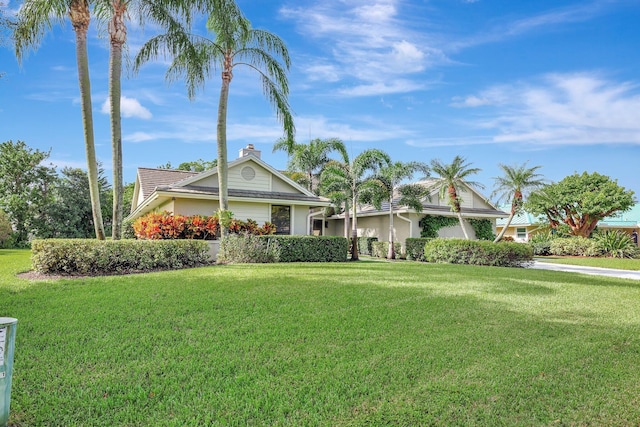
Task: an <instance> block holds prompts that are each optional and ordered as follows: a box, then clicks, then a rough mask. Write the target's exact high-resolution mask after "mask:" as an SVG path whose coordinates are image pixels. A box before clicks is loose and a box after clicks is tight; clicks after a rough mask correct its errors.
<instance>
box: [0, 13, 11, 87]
mask: <svg viewBox="0 0 640 427" xmlns="http://www.w3.org/2000/svg"><path fill="white" fill-rule="evenodd" d="M4 5H5V4H4V3H3V2H0V47H4V46H5V45H7V44H8V41H9V38H10V32H11V28H12V27H13V22H12V21H11V20H10V19H9V18H7V17H6V16H5V14H4V10H3V7H4ZM3 75H4V73H3V72H2V71H0V78H2V76H3Z"/></svg>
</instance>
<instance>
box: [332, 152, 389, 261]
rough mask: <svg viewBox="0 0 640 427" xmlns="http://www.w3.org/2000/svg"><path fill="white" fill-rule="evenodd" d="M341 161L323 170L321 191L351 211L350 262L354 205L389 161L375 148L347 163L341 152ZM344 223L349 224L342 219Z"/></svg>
mask: <svg viewBox="0 0 640 427" xmlns="http://www.w3.org/2000/svg"><path fill="white" fill-rule="evenodd" d="M342 156H343V158H342V161H336V160H332V161H330V162H329V163H327V165H326V166H325V168H324V171H323V172H322V176H321V188H322V190H323V191H324V192H325V193H326V194H327V195H328V196H329V198H331V199H332V200H338V201H344V203H345V212H348V209H349V206H351V209H352V214H351V218H352V222H351V224H352V226H351V260H352V261H357V260H358V219H357V212H356V211H357V205H358V201H359V199H360V196H361V192H362V191H363V190H364V188H365V187H366V186H367V185H369V184H367V182H369V181H370V180H371V179H372V178H373V176H375V175H376V174H377V173H378V171H379V169H380V168H382V167H383V166H385V165H388V164H389V163H390V162H391V159H390V158H389V155H388V154H387V153H385V152H384V151H381V150H377V149H369V150H365V151H363V152H362V153H360V154H359V155H358V156H356V157H355V158H354V159H353V161H349V155H348V153H347V152H346V151H345V152H344V153H342ZM345 221H348V219H347V217H346V216H345Z"/></svg>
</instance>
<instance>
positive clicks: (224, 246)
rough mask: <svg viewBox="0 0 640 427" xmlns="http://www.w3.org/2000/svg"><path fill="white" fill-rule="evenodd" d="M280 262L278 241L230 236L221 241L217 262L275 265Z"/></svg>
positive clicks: (251, 236) (241, 235)
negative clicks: (274, 263)
mask: <svg viewBox="0 0 640 427" xmlns="http://www.w3.org/2000/svg"><path fill="white" fill-rule="evenodd" d="M279 260H280V245H279V243H278V242H277V241H269V240H266V239H261V238H259V237H258V236H255V235H252V234H249V233H245V234H230V235H229V236H227V237H225V238H224V239H222V240H221V241H220V251H219V252H218V258H217V262H218V263H221V264H226V263H257V264H264V263H273V262H278V261H279Z"/></svg>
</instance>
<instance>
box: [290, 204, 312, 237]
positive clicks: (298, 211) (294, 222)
mask: <svg viewBox="0 0 640 427" xmlns="http://www.w3.org/2000/svg"><path fill="white" fill-rule="evenodd" d="M308 215H309V206H291V234H296V235H306V234H307V217H308Z"/></svg>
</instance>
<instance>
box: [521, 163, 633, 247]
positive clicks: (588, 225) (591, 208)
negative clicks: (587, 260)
mask: <svg viewBox="0 0 640 427" xmlns="http://www.w3.org/2000/svg"><path fill="white" fill-rule="evenodd" d="M634 203H635V198H634V193H633V191H631V190H626V189H625V188H624V187H621V186H619V185H618V182H617V181H616V180H612V179H611V178H609V177H608V176H606V175H600V174H599V173H597V172H593V173H591V174H589V173H587V172H583V173H582V174H577V173H575V174H573V175H569V176H567V177H565V178H564V179H563V180H561V181H559V182H557V183H554V184H547V185H545V186H544V187H542V188H541V189H539V190H538V191H535V192H533V193H531V195H530V196H529V200H528V201H527V202H526V203H525V206H526V209H527V211H528V212H530V213H532V214H534V215H545V216H546V217H547V218H548V220H549V223H550V224H551V227H553V228H556V227H558V226H559V225H560V224H567V225H568V226H569V228H570V230H571V234H572V235H574V236H582V237H589V236H590V235H591V232H592V231H593V230H594V229H595V228H596V226H597V225H598V221H600V220H601V219H603V218H605V217H607V216H611V215H613V214H615V213H616V212H624V211H627V210H629V209H630V208H631V207H632V206H633V205H634Z"/></svg>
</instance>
